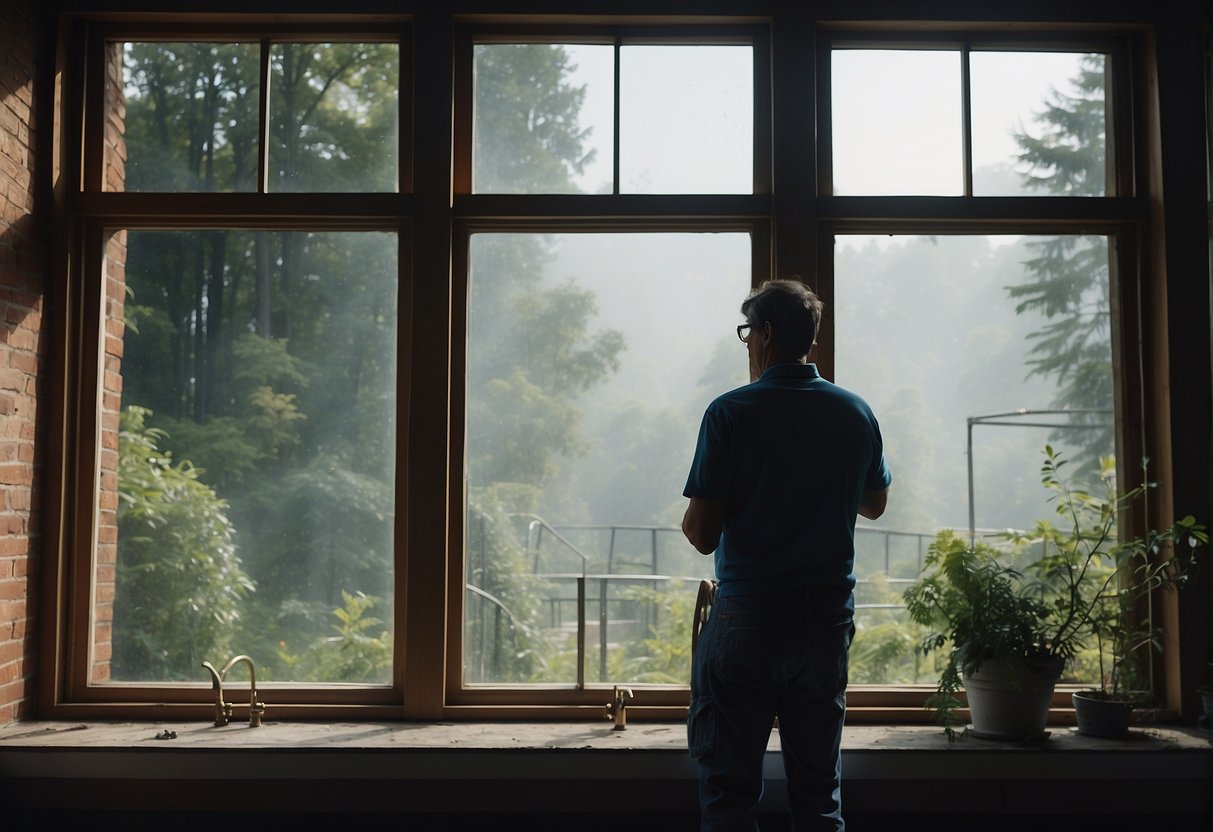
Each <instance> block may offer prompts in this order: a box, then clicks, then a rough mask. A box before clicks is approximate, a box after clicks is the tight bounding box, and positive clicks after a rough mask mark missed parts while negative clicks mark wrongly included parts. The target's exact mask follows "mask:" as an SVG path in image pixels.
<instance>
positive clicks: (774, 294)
mask: <svg viewBox="0 0 1213 832" xmlns="http://www.w3.org/2000/svg"><path fill="white" fill-rule="evenodd" d="M821 308H822V303H821V299H820V298H818V297H817V295H815V294H814V293H813V291H812V290H811V289H809V287H808V286H805V285H804V284H803V283H801V282H799V281H797V280H768V281H767V282H766V283H763V284H762V285H761V286H759V287H758V288H757V289H755V290H754V291H753V292H751V293H750V296H749V297H748V298H746V299H745V301H744V302H743V303H742V304H741V314H742V315H745V319H746V323H748V324H749V325H750V336H749V338H748V339H747V341H746V344H747V346H748V347H749V348H750V357H751V365H753V364H754V363H755V361H754V359H755V357H756V349H761V350H762V352H764V353H765V352H767V351H768V349H766V348H769V351H770V352H772V353H774V355H773V356H772V357H771V358H768V359H767V360H761V359H760V360H759V361H758V363H759V364H761V365H763V366H762V368H761V369H766V367H768V366H770V365H771V364H775V363H780V362H786V361H799V360H801V359H803V358H804V357H805V356H806V355H808V354H809V350H811V349H812V348H813V344H815V343H816V342H817V328H818V326H820V324H821ZM772 359H773V360H772ZM752 369H753V368H752ZM760 372H761V370H760Z"/></svg>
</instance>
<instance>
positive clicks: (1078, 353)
mask: <svg viewBox="0 0 1213 832" xmlns="http://www.w3.org/2000/svg"><path fill="white" fill-rule="evenodd" d="M835 270H836V300H835V305H834V313H833V314H834V316H835V320H836V321H837V329H836V332H837V381H838V383H839V384H841V385H843V386H844V387H848V388H850V389H853V390H854V391H855V392H857V393H859V394H860V395H861V396H863V397H864V398H865V399H867V400H868V402H869V404H871V406H872V409H873V411H874V412H875V413H876V416H877V418H878V419H879V420H880V425H881V431H882V433H883V435H884V439H885V452H886V455H887V458H888V460H889V466H890V468H891V469H892V471H893V475H894V477H895V478H896V486H895V491H896V493H895V495H894V496H893V497H891V498H890V499H889V507H888V511H887V512H886V514H885V515H884V516H883V517H882V518H881V519H880V520H879V521H877V522H874V523H873V522H868V521H863V520H862V519H861V521H860V524H859V526H858V527H857V533H856V575H857V577H858V578H859V585H858V587H857V589H856V602H857V625H858V630H859V631H858V635H857V636H856V639H855V646H854V647H853V648H852V652H851V679H852V681H853V682H857V683H881V684H895V683H904V682H923V683H926V682H934V681H935V680H936V679H937V678H938V677H937V674H936V672H935V670H934V668H933V664H932V662H933V656H932V657H929V658H928V659H923V658H922V657H921V656H918V655H916V654H915V650H914V648H915V647H916V646H917V645H918V644H919V643H920V642H921V638H920V636H921V633H919V632H918V630H917V629H916V628H915V627H913V626H911V625H909V624H907V623H906V619H905V617H904V609H903V608H902V604H901V593H902V591H904V589H905V588H906V586H907V585H908V583H909V582H910V581H912V580H913V578H914V577H915V575H916V574H917V573H918V570H919V567H920V566H921V563H922V557H923V555H924V553H925V551H926V548H927V546H928V545H929V544H930V542H931V541H932V539H933V538H934V536H935V533H936V532H938V531H939V530H941V529H944V528H951V529H955V530H957V531H959V532H960V533H962V534H965V535H967V533H968V529H969V518H968V513H969V510H970V508H971V510H972V511H973V518H974V524H975V526H976V527H977V531H978V534H980V535H983V536H984V535H985V534H986V533H987V530H993V531H998V530H1006V529H1028V528H1031V527H1032V526H1034V525H1035V523H1036V521H1037V520H1038V519H1045V518H1055V517H1056V513H1055V511H1054V505H1053V504H1052V503H1050V502H1048V497H1049V492H1047V491H1046V490H1045V488H1044V487H1043V486H1042V485H1041V482H1040V473H1039V472H1040V466H1041V463H1042V461H1043V459H1044V456H1043V449H1044V446H1045V444H1046V443H1051V444H1052V445H1053V446H1054V447H1055V448H1057V449H1059V450H1062V451H1063V452H1065V453H1066V456H1067V457H1068V458H1069V460H1070V467H1069V468H1068V469H1067V470H1068V471H1070V472H1072V476H1076V477H1077V478H1078V481H1079V483H1082V484H1086V485H1087V486H1088V487H1090V488H1094V489H1097V490H1095V491H1093V492H1092V493H1103V492H1102V490H1099V489H1102V486H1101V485H1100V483H1099V480H1098V470H1099V458H1100V457H1101V456H1102V457H1108V456H1111V455H1112V454H1113V453H1114V436H1113V428H1112V406H1113V387H1112V385H1113V380H1112V343H1111V334H1110V315H1109V306H1108V241H1107V240H1106V239H1105V238H1103V237H1085V236H1025V237H1009V236H1004V237H980V236H972V237H969V236H943V237H925V236H924V237H915V236H910V237H901V236H897V237H887V236H881V237H854V236H847V237H842V236H840V237H839V238H838V243H837V245H836V249H835ZM1021 409H1022V411H1023V412H1022V413H1020V412H1018V411H1020V410H1021ZM1052 411H1065V412H1052ZM992 416H993V418H991V417H992ZM970 425H972V428H971V430H972V439H973V448H972V456H971V459H970V458H969V457H968V456H967V451H966V447H967V440H968V436H969V431H970V427H969V426H970ZM970 461H971V462H972V466H973V468H972V470H973V491H974V499H973V503H972V504H971V505H970V503H969V497H968V477H969V474H968V462H970ZM990 540H991V542H996V540H997V538H990ZM1092 647H1093V645H1092ZM1080 659H1081V660H1080V662H1079V664H1078V665H1077V666H1076V667H1074V668H1072V669H1071V670H1070V671H1068V672H1069V673H1070V678H1071V679H1072V680H1075V679H1076V680H1082V681H1092V680H1094V679H1097V678H1098V665H1097V664H1096V663H1095V661H1094V655H1093V653H1092V654H1091V655H1083V656H1081V657H1080Z"/></svg>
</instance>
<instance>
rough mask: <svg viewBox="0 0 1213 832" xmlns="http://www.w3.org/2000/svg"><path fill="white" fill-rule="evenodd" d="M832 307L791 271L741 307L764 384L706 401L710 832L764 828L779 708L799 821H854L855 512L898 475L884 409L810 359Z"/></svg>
mask: <svg viewBox="0 0 1213 832" xmlns="http://www.w3.org/2000/svg"><path fill="white" fill-rule="evenodd" d="M821 309H822V303H821V301H820V300H819V299H818V298H817V296H816V295H815V294H813V292H811V291H810V290H809V289H808V288H807V287H805V286H804V285H803V284H801V283H799V282H796V281H792V280H772V281H768V282H767V283H765V284H763V285H762V286H761V287H760V288H759V289H757V290H756V291H754V292H753V293H751V295H750V297H749V298H747V299H746V301H745V302H744V303H743V304H742V305H741V313H742V315H744V316H745V319H746V323H744V324H742V325H741V326H739V327H738V328H737V335H738V337H739V338H741V339H742V340H743V341H744V343H745V345H746V349H747V351H748V352H749V356H750V379H751V383H750V384H748V385H746V386H744V387H739V388H738V389H736V390H733V391H731V392H728V393H725V394H724V395H722V396H720V397H719V398H717V399H716V400H715V401H714V402H712V403H711V404H710V405H709V406H708V409H707V411H706V412H705V413H704V416H703V423H702V426H701V427H700V430H699V444H698V447H697V448H696V450H695V460H694V462H693V464H692V465H691V473H690V476H689V478H688V479H687V485H686V489H685V490H684V491H683V494H684V495H685V496H687V497H689V498H690V505H689V506H688V507H687V510H686V515H685V516H684V518H683V521H682V530H683V533H684V534H685V535H686V537H687V540H689V541H690V542H691V544H692V545H693V546H694V547H695V548H696V549H697V550H698V551H699V552H701V553H702V554H705V555H706V554H711V553H713V552H715V555H716V577H717V580H718V582H719V586H718V588H717V592H716V601H715V604H714V605H713V608H712V612H711V615H710V617H709V620H708V623H707V624H706V625H705V627H704V629H703V632H702V633H701V634H700V637H699V643H698V648H697V650H696V653H695V658H694V662H693V665H694V666H693V669H692V678H691V707H690V711H689V713H688V717H687V737H688V743H689V748H690V753H691V756H692V757H694V758H695V759H697V760H698V762H699V770H700V787H699V791H700V806H701V809H702V825H701V828H702V829H703V830H724V829H729V830H732V829H746V830H753V829H756V828H757V823H756V821H755V812H756V808H757V805H758V801H759V798H760V797H761V796H762V760H763V754H764V752H765V751H766V746H767V741H768V739H769V738H770V733H771V728H772V725H773V723H774V721H775V718H776V717H778V718H779V738H780V745H781V747H782V750H783V761H784V768H785V771H786V774H787V780H788V801H789V804H790V806H791V810H792V817H793V821H794V824H795V828H796V829H797V830H804V829H843V828H844V823H843V820H842V808H841V802H840V798H839V779H840V776H841V765H840V755H839V744H840V741H841V739H842V723H843V716H844V713H845V710H846V685H847V651H848V650H849V648H850V644H851V637H852V636H853V635H854V631H855V628H854V623H853V618H854V600H853V598H852V590H853V589H854V586H855V576H854V574H853V567H854V562H855V546H854V536H855V518H856V514H862V515H863V516H864V517H866V518H869V519H871V520H875V519H876V518H878V517H880V515H881V514H883V513H884V509H885V502H886V499H887V497H888V488H889V485H890V484H891V483H892V477H891V476H890V475H889V471H888V468H887V467H886V465H885V461H884V451H883V442H882V440H881V437H880V428H879V426H878V425H877V423H876V418H875V416H873V415H872V411H871V409H870V408H869V407H868V406H867V404H866V403H865V402H864V401H863V400H862V399H861V398H859V397H858V396H856V395H855V394H853V393H850V392H848V391H846V390H844V389H842V388H841V387H837V386H835V385H833V384H831V383H830V382H828V381H826V380H825V379H823V378H822V377H821V376H820V375H819V374H818V372H817V367H816V366H815V365H813V364H808V363H805V362H806V359H807V357H808V353H809V351H810V350H811V349H812V347H813V345H814V344H815V343H816V339H817V329H818V325H819V323H820V321H821Z"/></svg>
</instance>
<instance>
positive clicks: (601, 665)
mask: <svg viewBox="0 0 1213 832" xmlns="http://www.w3.org/2000/svg"><path fill="white" fill-rule="evenodd" d="M606 680H607V581H606V578H605V577H604V578H599V580H598V681H599V682H605V681H606Z"/></svg>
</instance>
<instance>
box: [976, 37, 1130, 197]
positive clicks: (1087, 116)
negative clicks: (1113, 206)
mask: <svg viewBox="0 0 1213 832" xmlns="http://www.w3.org/2000/svg"><path fill="white" fill-rule="evenodd" d="M969 66H970V83H971V86H972V91H973V95H972V99H973V107H972V113H973V193H974V194H975V195H977V196H1021V195H1044V194H1063V195H1066V196H1104V195H1105V194H1106V193H1107V181H1108V165H1107V152H1106V135H1107V121H1106V107H1105V102H1106V101H1107V91H1108V81H1107V71H1106V70H1107V57H1106V56H1105V55H1101V54H1090V53H1088V54H1078V53H1065V52H972V53H971V54H970V56H969Z"/></svg>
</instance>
